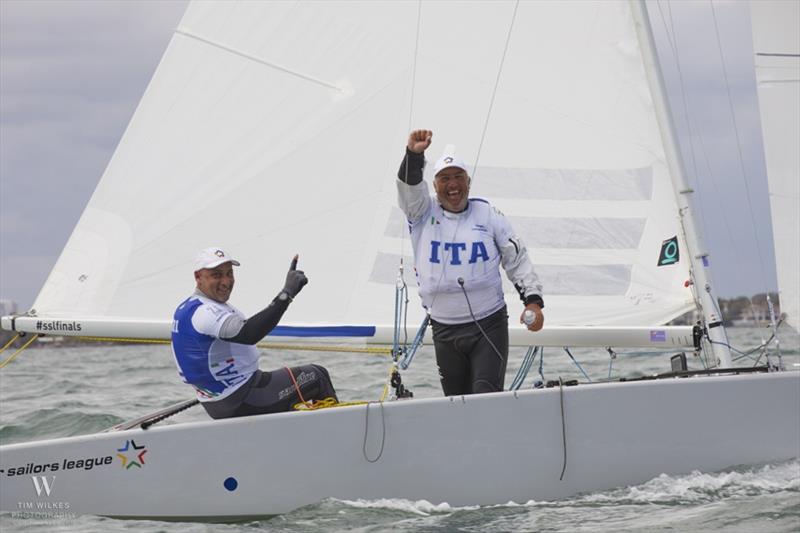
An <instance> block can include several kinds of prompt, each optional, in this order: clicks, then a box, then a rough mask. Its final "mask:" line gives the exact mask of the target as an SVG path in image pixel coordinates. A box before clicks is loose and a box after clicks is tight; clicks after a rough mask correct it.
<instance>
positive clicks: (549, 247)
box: [0, 0, 800, 520]
mask: <svg viewBox="0 0 800 533" xmlns="http://www.w3.org/2000/svg"><path fill="white" fill-rule="evenodd" d="M795 52H796V51H795ZM663 87H664V82H663V80H662V77H661V72H660V67H659V64H658V60H657V55H656V53H655V46H654V42H653V36H652V30H651V28H650V23H649V19H648V15H647V10H646V5H645V4H644V3H643V2H639V1H632V2H628V1H614V2H612V1H605V0H604V1H599V2H513V1H512V2H463V3H461V2H436V1H431V2H428V1H426V2H419V3H411V2H386V3H384V2H381V3H378V2H335V1H332V2H308V3H305V2H291V3H289V2H195V3H192V4H191V5H190V6H189V8H188V9H187V11H186V14H185V15H184V17H183V19H182V21H181V23H180V26H179V27H178V29H177V30H176V31H175V34H174V36H173V38H172V40H171V42H170V44H169V46H168V48H167V50H166V52H165V54H164V56H163V58H162V60H161V63H160V65H159V67H158V69H157V71H156V73H155V75H154V77H153V79H152V81H151V83H150V85H149V86H148V88H147V90H146V92H145V94H144V96H143V98H142V100H141V102H140V104H139V107H138V108H137V110H136V113H135V114H134V116H133V118H132V120H131V122H130V124H129V126H128V128H127V130H126V132H125V134H124V136H123V138H122V140H121V142H120V145H119V147H118V148H117V151H116V152H115V154H114V156H113V158H112V160H111V161H110V163H109V165H108V168H107V169H106V171H105V173H104V175H103V177H102V179H101V180H100V183H99V184H98V187H97V189H96V190H95V192H94V194H93V196H92V198H91V200H90V201H89V204H88V206H87V207H86V210H85V211H84V213H83V215H82V216H81V219H80V220H79V222H78V224H77V226H76V228H75V230H74V232H73V234H72V236H71V237H70V239H69V241H68V243H67V245H66V247H65V248H64V250H63V252H62V254H61V256H60V258H59V259H58V262H57V263H56V265H55V267H54V268H53V271H52V272H51V274H50V276H49V277H48V279H47V281H46V283H45V285H44V286H43V288H42V290H41V292H40V294H39V296H38V297H37V299H36V302H35V304H34V308H33V309H31V310H30V311H29V312H28V313H27V314H25V315H20V316H10V317H3V318H2V325H3V328H4V329H9V330H14V331H18V332H29V333H50V334H54V333H57V334H61V335H83V336H96V337H114V338H133V339H167V338H169V333H170V325H171V315H172V312H173V310H174V307H175V305H176V304H177V303H178V302H180V301H181V300H182V299H183V298H184V297H185V295H186V293H187V291H191V277H190V275H189V274H188V273H190V272H191V270H192V260H193V257H194V254H195V252H196V250H199V249H202V248H204V247H206V246H208V245H209V243H218V244H219V245H220V246H222V247H224V248H225V249H227V250H235V253H236V255H237V259H239V260H240V261H241V263H242V267H241V269H240V270H239V271H238V272H237V277H238V281H237V283H238V285H239V286H240V287H251V288H252V287H261V286H263V283H264V281H263V280H281V279H282V277H283V275H284V269H285V263H286V261H284V260H283V259H284V258H290V257H291V256H292V255H293V254H294V253H295V252H297V251H298V248H299V251H300V253H301V257H302V264H303V268H304V269H306V271H308V272H309V273H312V284H311V285H309V286H308V288H307V289H305V291H306V292H305V293H304V294H303V296H304V297H303V298H298V300H297V302H296V303H295V304H293V306H292V307H291V309H290V310H289V312H287V314H286V315H285V316H284V320H285V322H286V324H285V325H282V326H280V327H279V328H277V329H276V331H274V332H273V334H271V335H270V337H268V338H267V340H268V341H269V340H270V339H272V340H274V339H275V338H278V339H279V340H280V341H281V342H286V343H291V342H300V341H302V342H305V343H308V342H315V343H319V345H320V346H322V345H325V344H329V343H333V342H337V343H350V344H364V343H367V344H369V343H378V344H380V343H387V342H392V341H393V339H396V338H397V337H398V336H405V332H402V333H403V334H402V335H398V334H397V332H398V326H397V325H396V324H395V322H396V321H395V320H394V316H395V306H394V302H395V296H396V294H397V291H398V287H402V286H405V285H406V284H407V283H408V284H411V285H413V276H412V275H411V274H410V272H409V271H408V270H409V268H408V265H411V264H412V261H411V257H410V251H409V244H408V241H407V235H406V231H407V230H406V224H405V221H404V220H403V218H402V216H401V214H400V212H399V210H398V209H397V207H396V190H395V183H394V179H395V178H394V176H395V173H396V170H397V165H398V163H399V158H400V157H401V156H402V149H403V147H404V145H405V137H406V135H407V134H408V131H410V129H411V127H412V125H419V126H424V127H428V128H431V129H433V130H434V131H436V136H437V139H452V140H454V141H455V140H457V142H458V146H459V151H460V153H463V154H474V162H475V164H474V168H473V178H474V185H473V189H472V193H473V194H474V195H477V196H482V195H485V196H486V197H488V198H491V199H492V201H493V203H495V205H497V206H498V207H499V208H500V209H501V210H502V211H503V212H504V213H505V214H506V215H507V216H508V217H510V218H511V219H512V223H513V224H514V226H515V228H516V229H517V231H519V232H520V234H521V237H522V239H523V240H524V241H525V242H526V243H527V245H528V247H529V249H530V250H531V255H532V257H533V260H534V262H535V264H536V265H537V269H538V272H539V275H540V277H541V278H542V280H543V284H544V286H545V291H546V292H545V298H546V301H547V313H548V314H547V326H546V327H545V329H544V330H542V331H541V332H539V333H535V334H533V333H530V332H527V331H526V330H525V329H524V328H523V327H522V326H519V327H517V326H515V327H513V328H512V331H511V340H512V343H514V344H517V345H523V346H528V345H537V346H559V347H561V346H598V347H614V346H641V347H650V348H653V347H655V348H665V347H669V348H672V349H674V350H675V351H676V352H681V351H698V352H699V353H701V354H702V359H703V361H704V364H705V365H706V366H707V367H708V370H706V371H699V372H692V371H686V370H685V369H683V368H682V367H681V366H680V364H679V365H678V367H677V369H676V372H674V373H671V375H670V377H665V378H664V379H648V380H635V381H627V382H604V383H581V384H578V385H577V386H565V384H563V383H558V384H555V385H554V386H551V387H549V388H540V389H529V390H515V391H506V392H500V393H495V394H480V395H472V396H459V397H446V398H427V399H402V400H397V401H385V402H371V403H366V404H363V405H349V406H340V407H334V408H328V409H319V410H313V411H303V412H291V413H281V414H274V415H262V416H253V417H246V418H238V419H227V420H220V421H212V420H210V419H209V420H202V421H193V422H182V423H174V424H156V425H149V424H147V423H145V424H142V423H140V422H142V421H145V422H150V421H152V418H153V417H150V416H147V417H144V418H143V419H141V420H136V421H133V422H131V423H128V424H121V425H120V426H118V427H117V428H113V429H112V430H111V431H107V432H103V433H98V434H92V435H84V436H77V437H69V438H59V439H51V440H46V441H40V442H30V443H19V444H12V445H7V446H2V447H1V448H0V476H2V483H0V511H4V512H8V511H13V510H15V509H17V508H18V505H19V503H20V502H31V501H33V502H45V503H48V502H49V503H52V504H55V503H58V502H68V505H69V510H70V512H72V513H87V514H97V515H105V516H112V517H128V518H134V517H135V518H160V519H170V520H181V519H192V520H240V519H246V518H249V517H259V516H266V515H274V514H280V513H285V512H288V511H290V510H292V509H296V508H298V507H301V506H303V505H307V504H310V503H313V502H318V501H321V500H323V499H325V498H328V497H335V498H341V499H357V498H405V499H410V500H423V499H424V500H427V501H430V502H433V503H440V502H448V503H449V504H451V505H459V506H460V505H490V504H497V503H505V502H509V501H516V502H525V501H529V500H532V499H533V500H548V499H557V498H562V497H567V496H569V495H572V494H576V493H579V492H585V491H594V490H600V489H605V488H610V487H617V486H624V485H629V484H636V483H641V482H644V481H646V480H648V479H651V478H653V477H655V476H657V475H659V474H661V473H669V474H679V473H685V472H690V471H693V470H702V471H715V470H720V469H724V468H728V467H732V466H736V465H748V464H760V463H765V462H771V461H782V460H788V459H792V458H794V457H797V456H798V455H800V417H799V416H798V406H799V405H800V374H799V373H798V372H797V371H785V370H783V369H781V368H780V367H779V365H771V366H770V367H769V368H747V367H738V368H732V367H733V364H732V360H731V355H730V351H729V349H728V343H727V339H726V336H725V331H724V328H723V327H722V325H721V322H722V317H721V316H720V313H719V311H718V309H717V307H716V300H715V297H714V294H713V282H712V280H711V273H710V264H709V261H708V256H707V254H706V253H705V251H704V247H703V243H702V239H701V237H700V234H699V232H698V230H697V227H696V224H695V222H694V219H693V216H694V215H693V211H692V201H691V190H690V189H689V187H688V186H687V185H686V179H685V174H684V171H683V168H682V162H681V158H680V154H679V151H678V149H677V142H676V140H675V128H674V126H673V125H672V122H671V114H670V112H669V105H668V101H667V98H666V96H665V94H664V89H663ZM417 123H419V124H417ZM793 172H794V176H796V175H797V169H796V167H795V169H794V171H793ZM789 181H791V180H789ZM795 193H796V183H795ZM794 202H795V209H796V205H797V195H796V194H795V196H794ZM795 226H796V224H795ZM781 227H782V226H781ZM787 242H788V244H787V246H789V247H792V246H794V247H795V250H796V246H797V241H794V242H793V243H792V242H789V241H787ZM784 244H785V243H784ZM795 264H796V263H795ZM404 265H405V267H404ZM795 272H796V270H795ZM407 278H409V279H407ZM783 281H784V280H783V279H782V282H783ZM789 283H790V284H791V283H792V280H791V279H789ZM796 287H797V283H796V280H794V288H795V289H794V290H795V293H794V294H797V293H796ZM312 291H313V294H314V296H313V298H312V297H308V298H305V296H306V293H308V294H309V295H310V294H311V293H312ZM507 293H508V296H509V301H513V298H515V297H516V296H515V293H514V289H513V288H512V287H507ZM264 298H265V296H264V295H263V294H259V292H258V291H257V290H249V291H241V290H240V292H238V293H237V294H236V302H235V303H236V305H237V307H239V308H241V309H242V310H243V311H244V312H245V314H250V313H252V312H255V311H257V310H258V309H260V308H262V307H263V306H264V303H265V300H264ZM320 302H324V303H325V304H324V305H320ZM691 309H700V310H701V312H702V316H703V321H702V322H703V323H702V324H701V325H698V326H689V327H677V326H671V327H668V326H664V325H663V324H665V323H667V322H668V321H670V320H671V319H672V318H674V317H677V316H679V315H681V314H683V313H685V312H686V311H688V310H691ZM784 309H791V306H786V305H785V306H784ZM795 311H796V308H795ZM407 313H408V318H407V323H408V324H417V323H420V322H421V321H422V318H423V316H424V311H423V310H422V309H421V308H420V307H419V306H418V305H416V306H415V305H409V308H408V311H407ZM790 313H791V311H790ZM788 320H790V321H793V322H792V323H793V324H794V327H797V325H798V324H797V315H796V314H794V315H790V316H789V319H788ZM405 323H406V320H403V321H402V326H401V327H406V326H405ZM412 329H413V328H412ZM411 333H412V335H411V336H413V331H412V332H411ZM334 378H335V377H334ZM764 405H769V406H770V408H769V409H764V408H763V406H764ZM320 438H323V439H324V442H325V450H326V451H325V453H320V450H319V447H318V444H319V441H320ZM289 456H291V457H301V458H302V467H300V468H301V470H302V472H299V471H298V465H297V463H296V462H294V461H287V460H286V457H289ZM534 457H535V459H534Z"/></svg>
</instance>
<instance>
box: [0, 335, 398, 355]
mask: <svg viewBox="0 0 800 533" xmlns="http://www.w3.org/2000/svg"><path fill="white" fill-rule="evenodd" d="M75 338H76V339H81V340H85V341H96V342H129V343H142V344H170V343H171V342H172V341H170V340H167V339H133V338H127V337H82V336H76V337H75ZM256 346H257V347H258V348H271V349H273V350H297V351H305V352H341V353H370V354H376V355H390V354H391V353H392V350H391V348H380V347H377V346H374V347H373V346H366V347H356V346H333V345H325V344H320V345H310V344H278V343H271V342H260V343H258V344H256ZM1 352H2V350H0V353H1Z"/></svg>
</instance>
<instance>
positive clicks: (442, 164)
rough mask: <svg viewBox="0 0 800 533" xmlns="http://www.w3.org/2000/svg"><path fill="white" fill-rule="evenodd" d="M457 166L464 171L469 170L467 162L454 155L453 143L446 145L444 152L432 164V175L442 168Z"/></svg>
mask: <svg viewBox="0 0 800 533" xmlns="http://www.w3.org/2000/svg"><path fill="white" fill-rule="evenodd" d="M451 167H457V168H460V169H461V170H463V171H464V172H466V173H468V174H469V170H468V169H467V164H466V163H465V162H464V161H463V160H462V159H461V158H460V157H458V156H457V155H456V151H455V147H454V146H453V145H450V144H449V145H447V147H446V148H445V150H444V153H443V154H442V155H441V157H439V159H437V160H436V164H435V165H433V175H434V176H435V175H436V174H438V173H439V172H441V171H442V170H444V169H446V168H451Z"/></svg>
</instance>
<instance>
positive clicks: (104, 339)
mask: <svg viewBox="0 0 800 533" xmlns="http://www.w3.org/2000/svg"><path fill="white" fill-rule="evenodd" d="M75 338H76V339H81V340H84V341H95V342H130V343H140V344H170V343H171V342H172V341H169V340H167V339H131V338H127V337H80V336H76V337H75Z"/></svg>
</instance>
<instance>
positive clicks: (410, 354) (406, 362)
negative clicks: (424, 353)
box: [400, 313, 431, 370]
mask: <svg viewBox="0 0 800 533" xmlns="http://www.w3.org/2000/svg"><path fill="white" fill-rule="evenodd" d="M430 319H431V317H430V315H428V314H427V313H425V318H424V319H423V320H422V324H421V325H420V326H419V330H417V335H416V336H415V337H414V340H413V341H412V342H411V347H410V348H408V350H406V354H405V357H403V360H402V361H400V368H402V369H403V370H408V367H409V366H410V365H411V361H412V360H413V359H414V354H415V353H417V348H419V347H420V346H422V339H423V338H425V331H426V330H427V329H428V323H429V322H430Z"/></svg>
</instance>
